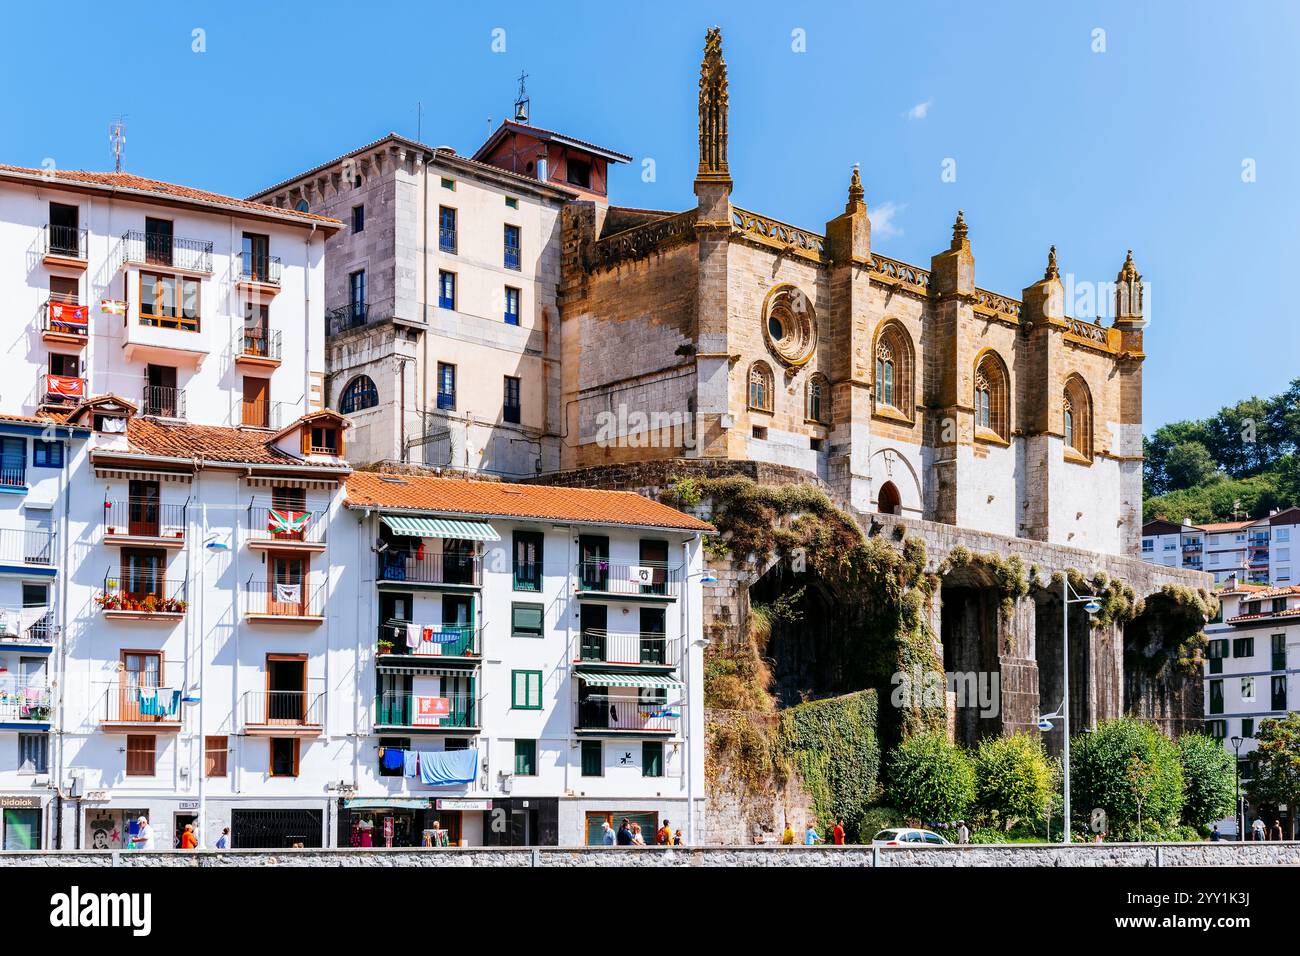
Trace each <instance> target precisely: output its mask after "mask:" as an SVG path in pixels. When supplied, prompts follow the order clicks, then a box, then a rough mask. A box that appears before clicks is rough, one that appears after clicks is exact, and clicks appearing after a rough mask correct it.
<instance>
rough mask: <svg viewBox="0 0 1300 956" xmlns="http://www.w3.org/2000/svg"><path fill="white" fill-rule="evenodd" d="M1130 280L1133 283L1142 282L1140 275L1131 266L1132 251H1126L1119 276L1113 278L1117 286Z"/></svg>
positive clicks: (1134, 267) (1135, 268) (1133, 266)
mask: <svg viewBox="0 0 1300 956" xmlns="http://www.w3.org/2000/svg"><path fill="white" fill-rule="evenodd" d="M1130 280H1133V281H1135V282H1141V281H1142V273H1140V272H1138V271H1137V266H1135V265H1134V264H1133V250H1132V249H1130V250H1129V251H1128V256H1127V257H1126V258H1125V259H1124V265H1123V266H1122V267H1121V268H1120V270H1119V275H1118V276H1116V277H1115V282H1116V283H1117V284H1122V283H1125V282H1128V281H1130Z"/></svg>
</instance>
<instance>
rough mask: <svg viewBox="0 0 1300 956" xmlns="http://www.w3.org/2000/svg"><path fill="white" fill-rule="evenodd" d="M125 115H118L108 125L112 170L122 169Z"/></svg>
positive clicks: (118, 171)
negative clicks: (115, 119) (111, 151)
mask: <svg viewBox="0 0 1300 956" xmlns="http://www.w3.org/2000/svg"><path fill="white" fill-rule="evenodd" d="M125 120H126V117H125V116H118V118H117V121H116V122H115V123H113V124H112V125H111V126H109V127H108V142H109V144H110V145H111V146H112V149H113V172H115V173H120V172H121V171H122V148H123V147H124V146H125V145H126V122H125Z"/></svg>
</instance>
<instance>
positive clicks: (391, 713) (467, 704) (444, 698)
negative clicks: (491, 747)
mask: <svg viewBox="0 0 1300 956" xmlns="http://www.w3.org/2000/svg"><path fill="white" fill-rule="evenodd" d="M375 724H376V726H381V727H428V728H435V727H438V728H461V727H477V726H478V701H477V700H476V699H475V698H474V695H473V694H466V693H461V694H443V695H440V696H435V695H429V696H425V695H419V694H409V693H405V692H400V691H384V692H383V693H381V694H376V695H375Z"/></svg>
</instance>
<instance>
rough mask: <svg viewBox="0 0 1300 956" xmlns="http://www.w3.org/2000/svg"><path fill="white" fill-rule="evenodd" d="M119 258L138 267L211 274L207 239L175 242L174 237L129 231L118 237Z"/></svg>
mask: <svg viewBox="0 0 1300 956" xmlns="http://www.w3.org/2000/svg"><path fill="white" fill-rule="evenodd" d="M122 257H123V259H124V261H126V262H134V263H138V264H141V265H150V266H166V267H169V268H172V269H182V270H184V271H186V272H205V273H208V274H211V273H212V242H211V241H210V240H203V239H178V238H176V237H175V236H165V235H158V234H156V233H146V232H134V231H132V232H128V233H125V234H124V235H123V236H122Z"/></svg>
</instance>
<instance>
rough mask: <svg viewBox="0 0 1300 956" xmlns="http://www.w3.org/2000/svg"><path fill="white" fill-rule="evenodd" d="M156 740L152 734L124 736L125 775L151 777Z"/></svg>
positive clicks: (154, 759)
mask: <svg viewBox="0 0 1300 956" xmlns="http://www.w3.org/2000/svg"><path fill="white" fill-rule="evenodd" d="M157 741H158V738H157V737H155V736H153V734H127V735H126V775H127V776H128V777H152V776H153V775H154V765H155V761H156V758H157Z"/></svg>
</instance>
